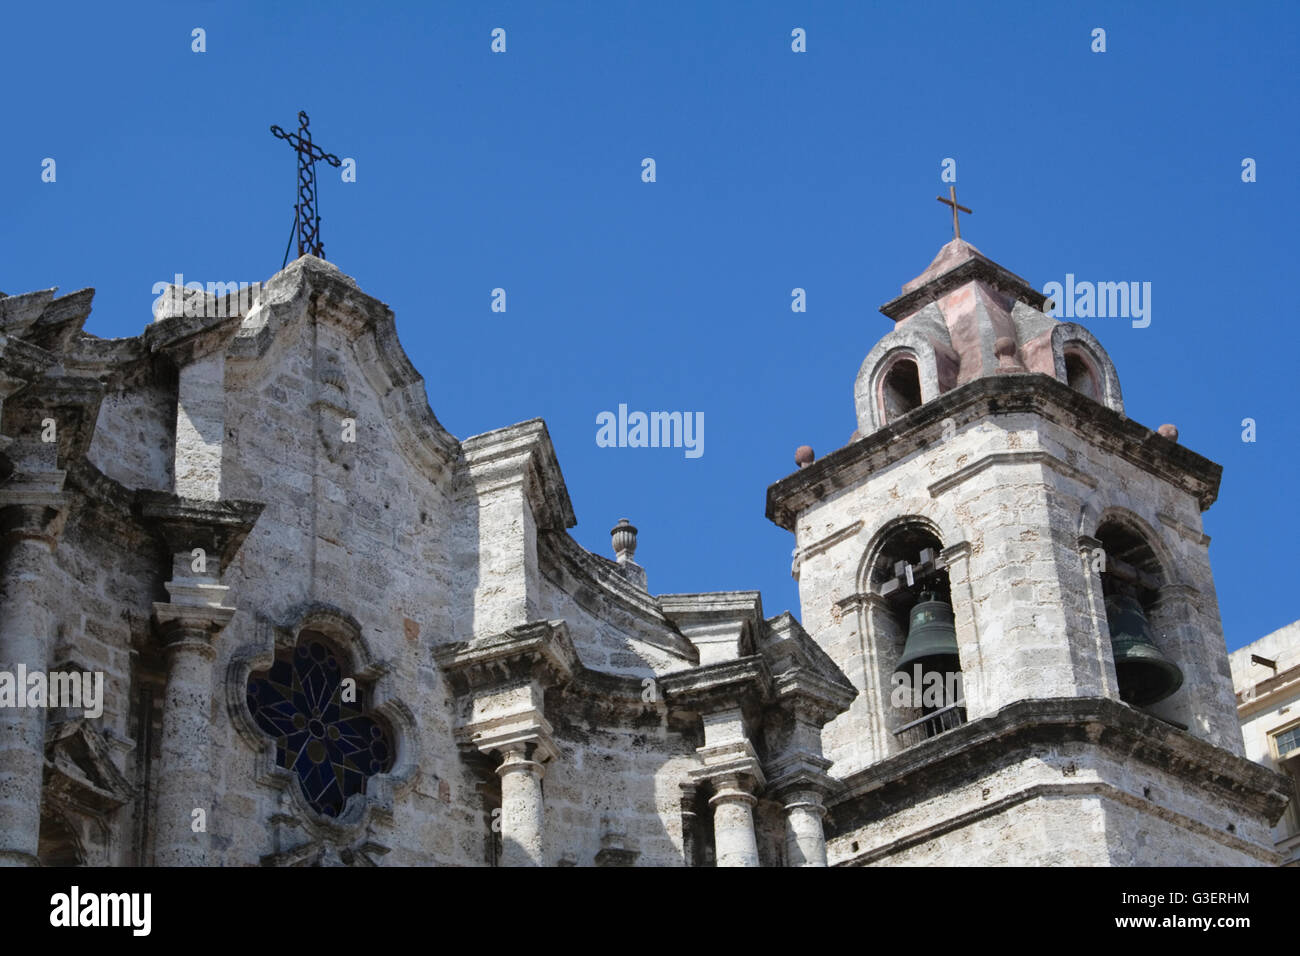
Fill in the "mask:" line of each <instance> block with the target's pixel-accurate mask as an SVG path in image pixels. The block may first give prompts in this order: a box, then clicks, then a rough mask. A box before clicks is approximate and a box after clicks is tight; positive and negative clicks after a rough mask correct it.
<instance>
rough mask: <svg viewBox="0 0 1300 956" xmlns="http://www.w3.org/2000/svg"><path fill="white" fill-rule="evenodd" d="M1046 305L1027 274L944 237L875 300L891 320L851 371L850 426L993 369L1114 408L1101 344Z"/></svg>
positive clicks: (895, 412)
mask: <svg viewBox="0 0 1300 956" xmlns="http://www.w3.org/2000/svg"><path fill="white" fill-rule="evenodd" d="M1045 307H1046V297H1045V296H1044V295H1043V293H1041V292H1039V291H1038V290H1037V289H1035V288H1034V287H1033V286H1031V285H1030V284H1029V282H1028V281H1026V280H1025V279H1023V278H1021V277H1020V276H1018V275H1016V274H1015V273H1014V272H1011V271H1010V270H1009V269H1006V268H1004V267H1002V266H1000V265H998V264H997V263H996V262H994V261H993V260H992V259H989V258H988V257H987V256H985V255H984V254H983V253H982V252H980V251H979V250H978V249H976V248H975V247H974V246H972V245H971V244H970V243H969V242H967V241H966V240H964V239H954V240H952V241H951V242H949V243H948V244H947V245H945V246H944V247H943V248H942V249H940V250H939V254H938V255H936V256H935V257H934V260H933V261H932V262H931V263H930V265H929V266H928V267H927V268H926V269H925V271H924V272H922V273H921V274H920V275H919V276H917V277H916V278H915V279H913V280H912V281H910V282H908V283H906V284H905V285H904V286H903V291H902V295H900V296H898V298H896V299H894V300H892V301H890V302H887V303H886V304H885V305H883V306H881V307H880V311H881V312H883V313H884V314H885V315H886V316H888V317H889V318H891V319H893V320H894V328H893V330H892V331H890V332H889V333H887V334H886V335H885V336H884V337H883V338H882V339H881V340H880V341H879V342H878V343H877V344H876V346H875V348H873V349H872V350H871V352H870V354H869V355H868V356H867V358H866V360H865V361H864V362H863V363H862V368H861V370H860V371H859V372H858V378H857V383H856V385H855V387H854V398H855V403H856V406H857V413H858V434H859V435H862V436H865V435H868V434H870V433H872V432H874V431H876V430H877V429H879V428H882V427H884V426H885V425H886V424H888V423H889V422H891V421H893V420H894V419H896V418H899V417H901V416H902V415H905V414H907V412H909V411H911V410H912V409H913V408H916V407H918V406H920V405H922V404H924V403H925V402H928V401H930V400H931V399H934V398H937V397H938V396H939V395H942V394H944V393H945V392H948V391H951V390H952V389H954V388H958V387H959V386H961V385H964V384H966V383H967V382H970V381H973V380H974V379H977V378H985V377H988V376H994V375H1007V374H1024V373H1032V372H1038V373H1041V374H1044V375H1050V376H1053V377H1054V378H1057V379H1059V380H1061V381H1063V382H1066V383H1067V384H1069V385H1070V386H1071V387H1074V388H1076V389H1077V390H1078V391H1080V392H1082V393H1084V394H1085V395H1088V396H1089V397H1090V398H1092V399H1094V400H1095V401H1098V402H1100V403H1101V404H1103V405H1107V406H1109V407H1110V408H1113V409H1115V410H1116V411H1120V412H1122V411H1123V410H1124V406H1123V401H1122V399H1121V396H1120V390H1119V379H1118V377H1117V376H1116V374H1115V369H1114V366H1113V365H1112V363H1111V361H1110V358H1109V357H1108V356H1107V355H1106V352H1105V350H1104V349H1103V348H1102V347H1101V344H1100V343H1099V342H1098V341H1097V340H1096V338H1095V337H1094V336H1093V335H1092V333H1090V332H1089V331H1088V330H1087V329H1085V328H1083V326H1080V325H1077V324H1075V323H1073V322H1060V321H1058V320H1057V319H1055V318H1053V317H1052V316H1051V315H1049V314H1047V313H1046V312H1044V311H1043V310H1044V308H1045Z"/></svg>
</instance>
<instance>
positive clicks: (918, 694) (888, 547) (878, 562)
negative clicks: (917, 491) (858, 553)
mask: <svg viewBox="0 0 1300 956" xmlns="http://www.w3.org/2000/svg"><path fill="white" fill-rule="evenodd" d="M942 551H943V543H942V542H941V541H940V540H939V538H938V537H937V536H936V535H935V534H934V533H933V532H932V531H930V530H929V528H927V527H926V526H924V525H921V524H907V525H903V526H901V527H899V528H898V529H896V530H895V531H894V532H892V533H891V534H890V535H889V536H888V537H887V538H886V539H885V541H884V543H883V544H882V546H881V547H880V550H879V552H878V553H877V555H876V558H875V560H874V561H873V562H872V565H871V570H870V573H869V581H868V584H869V586H870V589H871V590H872V591H873V592H874V593H875V594H877V595H879V596H880V598H881V599H882V600H881V601H880V603H879V605H878V611H877V615H876V618H875V628H874V633H875V634H876V635H877V642H878V643H877V654H878V660H879V662H880V669H879V673H878V677H879V680H880V682H881V686H882V687H883V688H885V692H884V693H883V694H882V697H883V702H884V709H885V725H886V726H887V727H889V728H890V730H891V736H892V738H893V747H892V749H893V750H901V749H904V748H906V747H910V746H912V745H914V744H916V743H919V742H920V741H922V740H925V739H927V738H929V737H933V736H936V735H938V734H941V733H943V732H944V731H947V730H951V729H952V728H954V727H957V726H960V725H961V724H963V723H965V721H966V707H965V697H964V694H963V691H962V685H961V660H960V656H959V654H958V649H957V633H956V627H955V624H954V617H953V608H952V587H951V585H950V583H949V580H948V570H947V568H946V567H945V566H944V564H943V559H942V557H941V556H940V555H941V553H942Z"/></svg>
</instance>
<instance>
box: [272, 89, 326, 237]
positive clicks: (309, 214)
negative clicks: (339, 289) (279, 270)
mask: <svg viewBox="0 0 1300 956" xmlns="http://www.w3.org/2000/svg"><path fill="white" fill-rule="evenodd" d="M309 122H310V120H309V119H308V118H307V114H306V113H304V112H303V111H302V110H299V111H298V132H297V133H286V132H285V131H284V130H282V129H280V127H278V126H272V127H271V132H272V133H274V134H275V135H276V137H277V138H279V139H283V140H288V142H289V145H290V146H292V147H293V148H294V149H295V150H296V151H297V153H298V202H297V203H295V204H294V207H293V209H294V228H295V229H296V231H297V233H298V255H300V256H302V255H306V254H307V253H311V254H312V255H313V256H316V257H317V258H320V259H324V258H325V246H324V245H323V244H322V243H321V241H320V214H319V213H317V211H316V160H318V159H323V160H325V162H327V163H329V164H330V165H331V166H335V167H337V166H342V165H343V161H342V160H341V159H339V158H338V157H337V156H335V155H334V154H333V153H327V152H325V151H324V150H323V149H321V148H320V147H319V146H317V145H316V144H315V143H313V142H312V141H311V130H309V129H308V128H307V124H308V123H309ZM289 238H290V241H292V239H293V235H292V233H291V234H290V237H289ZM284 257H285V262H288V261H289V250H288V249H287V248H286V249H285V250H284Z"/></svg>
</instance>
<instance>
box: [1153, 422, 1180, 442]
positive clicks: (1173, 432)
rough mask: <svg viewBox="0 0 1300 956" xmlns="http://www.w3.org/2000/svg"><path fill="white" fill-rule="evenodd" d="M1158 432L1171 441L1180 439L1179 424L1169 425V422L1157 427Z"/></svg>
mask: <svg viewBox="0 0 1300 956" xmlns="http://www.w3.org/2000/svg"><path fill="white" fill-rule="evenodd" d="M1156 433H1157V434H1159V435H1164V436H1165V437H1166V438H1168V439H1169V440H1170V441H1178V426H1177V425H1168V424H1166V425H1161V426H1160V427H1159V428H1157V429H1156Z"/></svg>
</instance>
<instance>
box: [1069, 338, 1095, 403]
mask: <svg viewBox="0 0 1300 956" xmlns="http://www.w3.org/2000/svg"><path fill="white" fill-rule="evenodd" d="M1065 381H1066V384H1067V385H1069V386H1070V388H1072V389H1074V390H1075V391H1076V392H1080V393H1082V394H1084V395H1087V396H1088V397H1089V398H1091V399H1092V400H1093V401H1095V402H1100V401H1102V399H1103V395H1102V391H1101V381H1100V377H1099V376H1098V375H1097V372H1096V370H1095V369H1094V368H1093V364H1092V361H1091V360H1090V359H1089V358H1088V357H1087V355H1086V354H1085V353H1084V352H1083V351H1082V350H1081V349H1077V348H1067V349H1066V350H1065Z"/></svg>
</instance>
